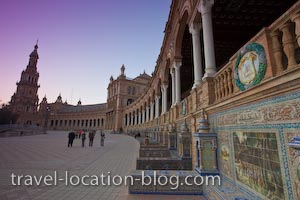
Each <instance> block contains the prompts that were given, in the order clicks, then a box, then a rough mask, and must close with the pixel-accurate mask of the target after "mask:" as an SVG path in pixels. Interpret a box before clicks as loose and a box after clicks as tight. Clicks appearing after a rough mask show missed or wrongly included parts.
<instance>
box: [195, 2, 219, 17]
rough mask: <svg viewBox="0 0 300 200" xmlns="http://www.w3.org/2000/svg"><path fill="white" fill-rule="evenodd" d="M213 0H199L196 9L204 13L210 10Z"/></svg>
mask: <svg viewBox="0 0 300 200" xmlns="http://www.w3.org/2000/svg"><path fill="white" fill-rule="evenodd" d="M214 3H215V1H214V0H201V1H200V3H199V6H198V11H199V12H200V13H201V14H202V15H204V14H206V13H210V12H211V8H212V6H213V5H214Z"/></svg>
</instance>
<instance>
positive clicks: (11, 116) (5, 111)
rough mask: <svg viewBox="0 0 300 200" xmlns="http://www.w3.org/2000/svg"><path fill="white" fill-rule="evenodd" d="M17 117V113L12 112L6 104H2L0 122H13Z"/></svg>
mask: <svg viewBox="0 0 300 200" xmlns="http://www.w3.org/2000/svg"><path fill="white" fill-rule="evenodd" d="M17 119H18V115H17V114H15V113H13V112H12V111H11V110H10V108H9V105H8V104H2V106H1V108H0V124H14V123H16V121H17Z"/></svg>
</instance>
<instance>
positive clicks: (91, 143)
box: [89, 131, 95, 147]
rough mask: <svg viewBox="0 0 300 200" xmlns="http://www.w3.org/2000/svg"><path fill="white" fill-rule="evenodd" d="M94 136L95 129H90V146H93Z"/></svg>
mask: <svg viewBox="0 0 300 200" xmlns="http://www.w3.org/2000/svg"><path fill="white" fill-rule="evenodd" d="M94 137H95V131H90V132H89V139H90V142H89V146H90V147H92V146H93V142H94Z"/></svg>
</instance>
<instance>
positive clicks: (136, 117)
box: [134, 111, 138, 125]
mask: <svg viewBox="0 0 300 200" xmlns="http://www.w3.org/2000/svg"><path fill="white" fill-rule="evenodd" d="M134 118H135V119H134V125H137V124H138V114H137V111H136V112H135V116H134Z"/></svg>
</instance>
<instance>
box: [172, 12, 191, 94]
mask: <svg viewBox="0 0 300 200" xmlns="http://www.w3.org/2000/svg"><path fill="white" fill-rule="evenodd" d="M188 18H189V14H188V12H187V11H185V12H184V14H183V16H182V18H181V20H180V26H179V29H178V33H177V36H176V48H175V50H176V52H175V56H176V57H177V58H181V67H180V85H181V89H180V94H181V100H182V99H184V98H185V97H187V96H188V95H189V94H190V90H191V88H192V87H193V84H194V64H193V40H192V35H191V33H190V32H189V26H188V24H187V22H188Z"/></svg>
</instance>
